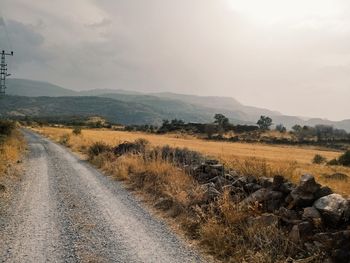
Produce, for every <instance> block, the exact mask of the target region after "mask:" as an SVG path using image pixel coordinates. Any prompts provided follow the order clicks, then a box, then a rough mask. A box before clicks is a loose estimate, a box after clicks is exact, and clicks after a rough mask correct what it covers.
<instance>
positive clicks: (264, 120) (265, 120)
mask: <svg viewBox="0 0 350 263" xmlns="http://www.w3.org/2000/svg"><path fill="white" fill-rule="evenodd" d="M256 124H258V125H259V128H260V130H262V131H267V130H269V129H270V127H271V125H272V119H271V118H270V117H268V116H261V117H260V119H259V120H258V122H257V123H256Z"/></svg>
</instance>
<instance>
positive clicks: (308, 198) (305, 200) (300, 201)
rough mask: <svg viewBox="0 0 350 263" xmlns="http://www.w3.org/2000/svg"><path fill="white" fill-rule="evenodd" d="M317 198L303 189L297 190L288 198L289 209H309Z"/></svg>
mask: <svg viewBox="0 0 350 263" xmlns="http://www.w3.org/2000/svg"><path fill="white" fill-rule="evenodd" d="M314 201H315V197H314V195H313V194H312V193H308V192H304V191H302V190H301V188H299V187H297V188H295V189H294V190H293V191H292V192H291V193H290V195H289V196H288V197H287V199H286V202H287V203H289V206H288V208H290V209H291V208H293V207H294V206H297V207H307V206H310V205H312V204H313V202H314Z"/></svg>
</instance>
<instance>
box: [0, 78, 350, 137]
mask: <svg viewBox="0 0 350 263" xmlns="http://www.w3.org/2000/svg"><path fill="white" fill-rule="evenodd" d="M7 94H8V95H17V96H20V97H16V96H8V97H6V98H7V100H0V105H1V107H0V114H1V115H2V116H6V115H16V114H17V115H34V116H60V115H65V116H68V115H71V114H73V115H74V114H75V115H79V114H81V115H84V116H92V115H100V116H102V117H105V118H107V119H108V120H109V121H112V122H119V123H123V124H159V123H161V121H162V120H163V119H173V118H178V119H183V120H184V121H187V122H209V121H212V119H213V116H214V114H215V113H223V114H225V115H226V116H227V117H229V118H230V120H231V121H232V122H233V123H240V124H245V123H248V124H253V123H256V121H257V119H258V118H259V117H260V116H261V115H268V116H270V117H271V118H272V119H273V121H274V123H275V124H280V123H282V124H284V125H285V126H286V127H287V128H291V127H292V126H293V125H295V124H300V125H311V126H314V125H316V124H327V125H333V126H334V127H336V128H340V129H345V130H347V131H350V120H344V121H329V120H324V119H305V118H300V117H296V116H287V115H282V114H281V113H279V112H276V111H271V110H268V109H263V108H257V107H251V106H246V105H243V104H241V103H240V102H239V101H237V100H236V99H234V98H229V97H213V96H195V95H184V94H175V93H167V92H165V93H151V94H145V93H140V92H134V91H125V90H121V89H119V90H118V89H117V90H113V89H94V90H87V91H73V90H69V89H65V88H62V87H60V86H57V85H53V84H50V83H47V82H40V81H33V80H26V79H9V80H8V89H7ZM26 97H29V98H26ZM58 97H59V98H58ZM67 97H69V98H67ZM4 106H6V107H4Z"/></svg>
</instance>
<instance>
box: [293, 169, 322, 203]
mask: <svg viewBox="0 0 350 263" xmlns="http://www.w3.org/2000/svg"><path fill="white" fill-rule="evenodd" d="M320 189H321V186H320V185H319V184H318V183H316V181H315V178H314V177H313V176H312V175H309V174H304V175H303V176H302V177H301V178H300V183H299V185H298V187H296V188H295V189H293V190H292V191H291V193H290V195H289V196H288V197H287V200H286V201H287V203H289V208H293V207H294V206H297V207H301V208H303V207H307V206H310V205H312V204H313V202H314V201H315V200H316V193H317V192H318V191H319V190H320Z"/></svg>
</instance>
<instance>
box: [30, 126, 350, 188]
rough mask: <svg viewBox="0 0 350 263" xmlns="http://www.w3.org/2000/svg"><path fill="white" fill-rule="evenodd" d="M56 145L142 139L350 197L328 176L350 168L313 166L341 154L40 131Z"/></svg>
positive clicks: (89, 132) (189, 139) (133, 135)
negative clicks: (305, 179) (313, 182)
mask: <svg viewBox="0 0 350 263" xmlns="http://www.w3.org/2000/svg"><path fill="white" fill-rule="evenodd" d="M36 131H38V132H40V133H43V134H44V135H45V136H48V137H50V138H52V139H53V140H56V141H61V143H62V142H63V143H65V141H67V144H69V146H70V147H71V148H72V149H73V150H74V151H76V152H82V153H83V152H84V151H85V150H86V149H87V148H88V147H89V146H90V145H92V144H93V143H94V142H104V143H106V144H108V145H113V146H115V145H118V144H120V143H122V142H124V141H135V140H137V139H139V138H144V139H146V140H148V141H149V142H150V143H151V144H152V145H154V146H163V145H169V146H171V147H180V148H183V147H186V148H189V149H191V150H196V151H199V152H201V153H202V154H204V155H207V156H212V157H215V158H218V159H219V160H221V161H222V162H223V163H225V164H226V165H227V166H228V167H232V168H234V169H236V170H240V171H241V172H243V173H244V174H249V173H252V174H254V175H256V176H273V175H275V174H282V175H284V176H285V177H287V178H289V179H291V180H292V181H294V182H297V181H298V180H299V177H300V175H302V174H304V173H310V174H313V175H314V176H315V177H316V178H317V180H318V181H319V182H320V183H322V184H325V185H328V186H330V187H331V188H333V189H334V191H336V192H339V193H341V194H346V195H349V194H350V183H344V182H343V181H340V182H339V181H337V180H329V179H326V178H325V177H324V175H330V174H334V173H344V174H347V175H349V176H350V168H347V167H341V166H326V165H319V164H313V163H312V159H313V158H314V156H315V155H316V154H320V155H322V156H324V157H325V158H327V160H331V159H334V158H337V157H339V155H340V154H341V152H337V151H332V150H326V149H318V148H315V147H302V148H301V147H295V146H270V145H263V144H249V143H230V142H213V141H205V140H200V139H196V138H194V137H191V136H186V137H179V136H178V135H154V134H145V133H138V132H122V131H110V130H83V131H82V134H81V135H79V136H75V135H73V134H72V130H71V129H65V128H51V127H44V128H36Z"/></svg>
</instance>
